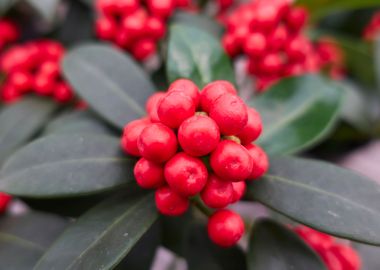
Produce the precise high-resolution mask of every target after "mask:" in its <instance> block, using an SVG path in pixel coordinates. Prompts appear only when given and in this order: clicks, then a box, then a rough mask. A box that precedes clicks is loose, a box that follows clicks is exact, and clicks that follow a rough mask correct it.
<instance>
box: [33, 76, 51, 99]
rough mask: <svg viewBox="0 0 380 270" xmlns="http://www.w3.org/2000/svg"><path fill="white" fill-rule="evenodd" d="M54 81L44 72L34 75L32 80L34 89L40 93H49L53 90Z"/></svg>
mask: <svg viewBox="0 0 380 270" xmlns="http://www.w3.org/2000/svg"><path fill="white" fill-rule="evenodd" d="M55 86H56V84H55V81H54V80H53V79H51V78H50V77H49V76H46V75H44V74H39V75H37V76H36V77H35V81H34V87H33V88H34V91H35V92H36V93H37V94H40V95H50V94H52V93H53V92H54V89H55Z"/></svg>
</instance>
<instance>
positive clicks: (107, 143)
mask: <svg viewBox="0 0 380 270" xmlns="http://www.w3.org/2000/svg"><path fill="white" fill-rule="evenodd" d="M134 163H135V160H134V159H132V158H130V157H128V156H126V155H125V154H124V153H121V150H120V146H119V139H117V138H114V137H110V136H105V135H89V134H85V135H78V134H69V135H51V136H47V137H44V138H41V139H39V140H37V141H35V142H33V143H31V144H29V145H28V146H26V147H24V148H23V149H21V150H20V151H18V152H17V153H15V155H13V156H12V157H11V158H10V159H9V160H8V162H7V163H6V164H5V165H4V168H3V170H2V171H1V174H0V190H2V191H4V192H7V193H10V194H13V195H16V196H21V197H29V198H62V197H75V196H86V195H89V194H97V193H102V192H108V191H110V190H114V189H119V188H121V187H123V186H127V185H128V184H131V183H134V178H133V170H132V168H133V166H134Z"/></svg>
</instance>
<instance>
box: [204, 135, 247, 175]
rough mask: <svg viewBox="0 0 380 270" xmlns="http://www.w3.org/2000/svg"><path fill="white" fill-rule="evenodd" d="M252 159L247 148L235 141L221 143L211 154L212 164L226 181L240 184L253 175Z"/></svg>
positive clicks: (216, 172)
mask: <svg viewBox="0 0 380 270" xmlns="http://www.w3.org/2000/svg"><path fill="white" fill-rule="evenodd" d="M252 163H253V162H252V157H251V156H250V154H249V152H248V151H247V149H245V147H243V146H242V145H240V144H237V143H236V142H234V141H230V140H225V141H221V142H220V143H219V144H218V146H217V147H216V149H215V150H214V152H212V153H211V157H210V164H211V167H212V169H213V170H214V172H215V174H216V175H218V176H219V177H221V178H222V179H224V180H227V181H232V182H240V181H244V180H246V179H247V178H248V177H249V176H250V174H251V173H252Z"/></svg>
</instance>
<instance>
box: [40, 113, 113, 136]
mask: <svg viewBox="0 0 380 270" xmlns="http://www.w3.org/2000/svg"><path fill="white" fill-rule="evenodd" d="M44 133H45V134H53V133H54V134H69V133H71V134H75V133H76V134H86V133H89V134H112V131H111V129H110V128H109V127H108V126H107V125H106V124H105V123H104V122H103V121H102V120H101V119H99V118H98V117H97V116H96V115H94V114H93V113H92V112H90V111H74V112H68V113H64V114H62V115H60V116H58V117H56V118H55V119H54V120H53V121H51V122H50V123H49V124H48V125H47V126H46V128H45V131H44Z"/></svg>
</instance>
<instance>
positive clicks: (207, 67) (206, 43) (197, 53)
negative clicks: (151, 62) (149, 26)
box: [166, 24, 235, 87]
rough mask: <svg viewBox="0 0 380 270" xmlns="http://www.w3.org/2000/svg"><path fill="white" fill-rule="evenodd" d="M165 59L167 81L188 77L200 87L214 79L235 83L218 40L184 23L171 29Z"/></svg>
mask: <svg viewBox="0 0 380 270" xmlns="http://www.w3.org/2000/svg"><path fill="white" fill-rule="evenodd" d="M167 53H168V55H167V59H166V63H167V66H166V74H167V77H168V81H169V82H172V81H174V80H176V79H178V78H188V79H191V80H192V81H193V82H195V83H196V84H197V85H198V86H199V87H203V86H204V85H205V84H207V83H209V82H212V81H215V80H227V81H230V82H234V81H235V78H234V71H233V68H232V65H231V62H230V60H229V58H228V57H227V55H226V54H225V52H224V50H223V48H222V46H221V44H220V41H219V40H218V39H216V38H214V37H213V36H212V35H210V34H209V33H207V32H205V31H202V30H200V29H197V28H194V27H191V26H187V25H184V24H174V25H172V26H171V27H170V34H169V45H168V51H167Z"/></svg>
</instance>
